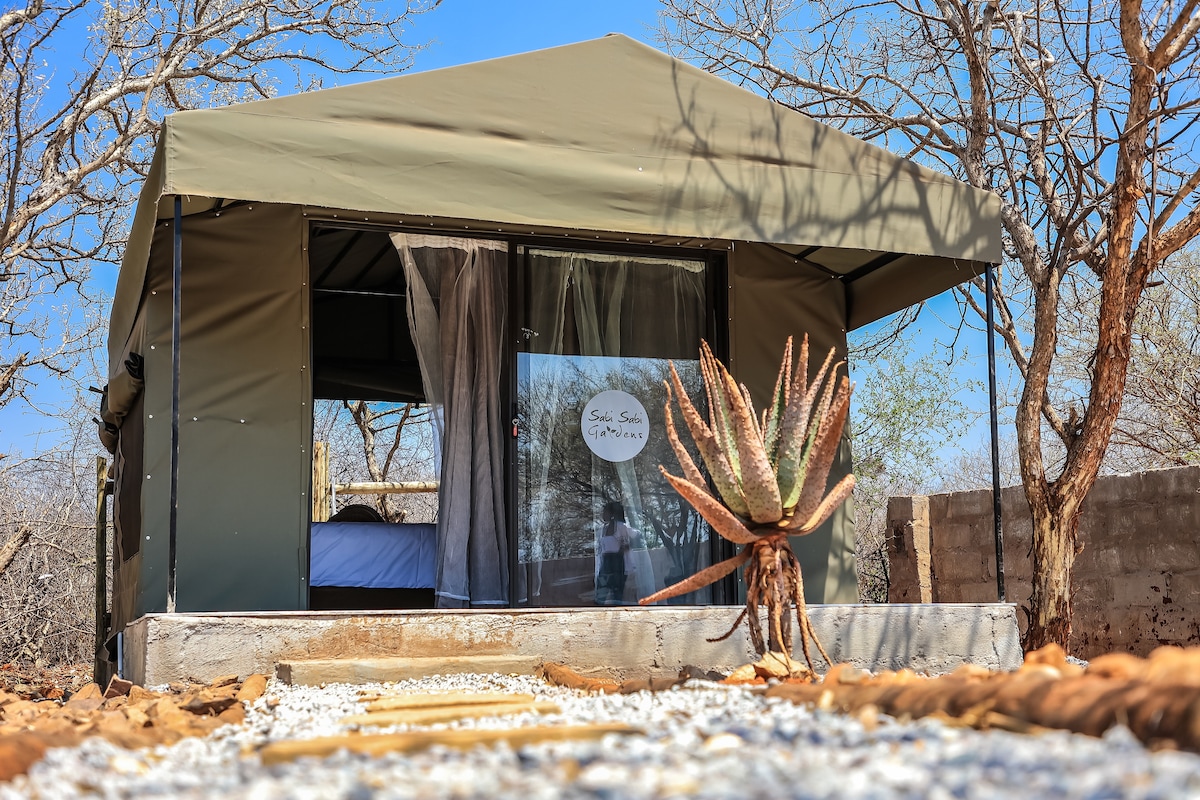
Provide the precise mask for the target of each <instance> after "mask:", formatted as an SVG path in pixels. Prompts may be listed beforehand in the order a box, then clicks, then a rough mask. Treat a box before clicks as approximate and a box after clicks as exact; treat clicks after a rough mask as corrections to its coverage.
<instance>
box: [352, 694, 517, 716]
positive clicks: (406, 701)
mask: <svg viewBox="0 0 1200 800" xmlns="http://www.w3.org/2000/svg"><path fill="white" fill-rule="evenodd" d="M533 701H534V697H533V695H531V694H505V693H502V692H476V693H471V692H442V693H438V694H404V695H392V696H389V697H379V698H377V699H375V700H373V701H372V702H370V703H369V704H368V705H367V712H368V713H376V712H379V711H402V710H404V709H416V708H444V707H446V706H483V705H498V704H512V703H532V702H533Z"/></svg>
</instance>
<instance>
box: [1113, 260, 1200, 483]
mask: <svg viewBox="0 0 1200 800" xmlns="http://www.w3.org/2000/svg"><path fill="white" fill-rule="evenodd" d="M1156 277H1157V281H1156V285H1152V286H1150V287H1149V288H1148V289H1147V290H1146V297H1145V301H1144V302H1143V303H1142V306H1141V308H1140V309H1139V311H1138V315H1137V319H1136V320H1135V324H1134V336H1133V342H1132V348H1131V349H1132V363H1131V365H1130V374H1129V379H1128V381H1127V382H1126V384H1125V403H1124V405H1123V406H1122V409H1121V416H1120V418H1119V419H1118V420H1117V425H1116V429H1115V431H1114V433H1113V444H1114V445H1115V446H1116V447H1115V449H1116V451H1117V454H1118V455H1119V457H1120V462H1119V465H1118V466H1119V468H1121V469H1125V470H1128V469H1148V468H1154V467H1168V466H1171V467H1183V466H1192V465H1195V464H1200V252H1198V251H1196V250H1195V249H1192V250H1189V251H1188V252H1186V253H1181V254H1180V257H1177V258H1174V259H1170V260H1169V261H1168V262H1167V263H1166V264H1164V265H1163V266H1162V267H1161V268H1160V270H1159V272H1158V274H1157V276H1156Z"/></svg>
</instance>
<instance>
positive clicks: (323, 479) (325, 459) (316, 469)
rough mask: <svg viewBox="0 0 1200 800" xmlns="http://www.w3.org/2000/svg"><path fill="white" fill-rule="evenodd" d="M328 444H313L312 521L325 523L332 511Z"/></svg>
mask: <svg viewBox="0 0 1200 800" xmlns="http://www.w3.org/2000/svg"><path fill="white" fill-rule="evenodd" d="M329 490H330V482H329V443H328V442H313V463H312V521H313V522H327V521H328V520H329V515H330V514H331V513H332V510H333V499H332V497H331V496H330V493H329Z"/></svg>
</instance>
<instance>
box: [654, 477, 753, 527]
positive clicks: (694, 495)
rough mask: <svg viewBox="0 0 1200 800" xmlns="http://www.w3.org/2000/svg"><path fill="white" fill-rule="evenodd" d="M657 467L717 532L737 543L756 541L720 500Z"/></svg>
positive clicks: (703, 489) (701, 488) (699, 487)
mask: <svg viewBox="0 0 1200 800" xmlns="http://www.w3.org/2000/svg"><path fill="white" fill-rule="evenodd" d="M658 469H659V471H660V472H662V474H663V477H664V478H666V479H667V481H668V482H669V483H670V484H671V485H672V486H674V487H675V491H677V492H679V494H680V495H682V496H683V499H684V500H687V501H688V502H689V503H690V504H691V506H692V508H694V509H696V511H698V512H700V516H702V517H704V519H705V520H706V521H707V522H708V524H709V525H712V527H713V530H715V531H716V532H717V533H718V534H720V535H721V536H724V537H725V538H726V539H728V540H729V541H731V542H736V543H737V544H750V543H751V542H755V541H758V537H757V536H755V535H754V534H753V533H751V532H750V530H749V529H748V528H747V527H746V526H745V525H743V524H742V521H741V520H740V519H738V518H737V517H736V516H734V514H733V513H731V512H730V510H729V509H728V508H726V507H725V506H723V505H721V502H720V501H719V500H717V499H716V498H715V497H713V496H712V495H711V494H709V493H708V490H707V489H705V488H704V487H703V486H697V485H695V484H693V483H688V482H687V481H685V480H684V479H683V478H677V477H676V476H674V475H672V474H671V473H669V472H667V471H666V470H665V469H663V468H662V467H659V468H658Z"/></svg>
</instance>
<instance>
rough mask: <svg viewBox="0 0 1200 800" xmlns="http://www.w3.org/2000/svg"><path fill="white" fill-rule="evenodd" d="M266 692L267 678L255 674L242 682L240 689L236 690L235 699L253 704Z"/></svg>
mask: <svg viewBox="0 0 1200 800" xmlns="http://www.w3.org/2000/svg"><path fill="white" fill-rule="evenodd" d="M266 690H267V676H266V675H261V674H258V673H255V674H254V675H251V676H250V677H248V678H246V680H245V681H243V682H242V688H240V689H238V693H237V699H238V700H241V701H242V702H243V703H253V702H254V701H255V700H257V699H258V698H260V697H262V695H263V692H265V691H266Z"/></svg>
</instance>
